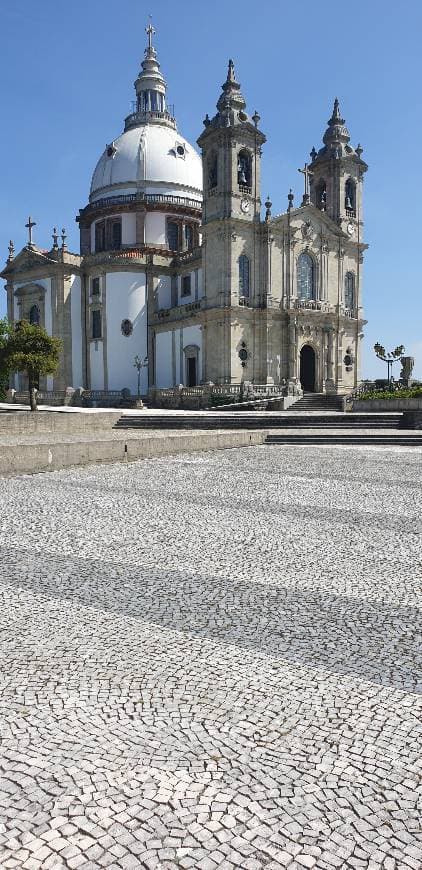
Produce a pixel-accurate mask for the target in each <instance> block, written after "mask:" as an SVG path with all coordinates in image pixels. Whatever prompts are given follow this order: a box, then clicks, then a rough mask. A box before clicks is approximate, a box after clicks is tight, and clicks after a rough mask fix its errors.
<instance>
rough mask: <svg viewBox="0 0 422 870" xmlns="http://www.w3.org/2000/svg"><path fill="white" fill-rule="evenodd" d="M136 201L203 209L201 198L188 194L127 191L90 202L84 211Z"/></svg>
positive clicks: (130, 203)
mask: <svg viewBox="0 0 422 870" xmlns="http://www.w3.org/2000/svg"><path fill="white" fill-rule="evenodd" d="M135 202H139V203H140V204H142V203H147V204H152V205H156V204H159V205H161V204H163V205H176V206H179V207H182V208H194V209H196V210H198V211H201V209H202V202H201V200H199V199H191V198H190V197H186V196H175V195H173V194H169V193H127V194H124V195H122V196H107V197H105V198H104V199H96V200H95V201H94V202H90V203H89V205H87V206H86V208H84V209H82V211H83V212H84V213H86V212H89V211H94V210H95V209H100V208H110V207H112V206H117V207H118V206H121V205H132V204H133V203H135Z"/></svg>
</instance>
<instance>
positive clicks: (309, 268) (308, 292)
mask: <svg viewBox="0 0 422 870" xmlns="http://www.w3.org/2000/svg"><path fill="white" fill-rule="evenodd" d="M297 297H298V299H302V300H303V301H307V300H308V299H315V268H314V261H313V259H312V257H311V256H310V255H309V254H306V253H303V254H300V256H299V257H298V260H297Z"/></svg>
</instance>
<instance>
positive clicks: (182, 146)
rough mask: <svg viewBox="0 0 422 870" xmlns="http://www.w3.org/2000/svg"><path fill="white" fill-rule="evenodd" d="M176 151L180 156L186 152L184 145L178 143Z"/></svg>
mask: <svg viewBox="0 0 422 870" xmlns="http://www.w3.org/2000/svg"><path fill="white" fill-rule="evenodd" d="M176 151H177V153H178V155H179V157H184V154H185V148H184V145H178V146H177V148H176Z"/></svg>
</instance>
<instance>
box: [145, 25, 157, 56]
mask: <svg viewBox="0 0 422 870" xmlns="http://www.w3.org/2000/svg"><path fill="white" fill-rule="evenodd" d="M150 18H151V16H150ZM156 32H157V31H156V30H155V27H154V25H153V24H152V22H151V21H150V22H149V24H148V27H146V28H145V33H146V34H147V36H148V51H151V49H152V37H153V35H154V34H155V33H156Z"/></svg>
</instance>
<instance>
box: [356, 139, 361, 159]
mask: <svg viewBox="0 0 422 870" xmlns="http://www.w3.org/2000/svg"><path fill="white" fill-rule="evenodd" d="M362 151H363V148H362V145H361V144H360V142H359V144H358V145H357V146H356V154H357V155H358V157H359V158H360V156H361V154H362Z"/></svg>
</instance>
